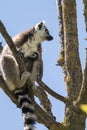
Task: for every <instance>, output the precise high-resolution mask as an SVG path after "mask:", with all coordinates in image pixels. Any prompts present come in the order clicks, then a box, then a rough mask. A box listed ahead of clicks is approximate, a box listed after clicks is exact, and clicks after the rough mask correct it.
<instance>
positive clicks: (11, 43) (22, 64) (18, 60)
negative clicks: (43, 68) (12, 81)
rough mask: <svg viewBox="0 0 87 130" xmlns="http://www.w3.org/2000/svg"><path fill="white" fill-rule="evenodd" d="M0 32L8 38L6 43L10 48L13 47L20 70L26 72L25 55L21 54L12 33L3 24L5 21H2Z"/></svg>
mask: <svg viewBox="0 0 87 130" xmlns="http://www.w3.org/2000/svg"><path fill="white" fill-rule="evenodd" d="M0 32H1V34H2V36H3V37H4V39H5V40H6V43H7V44H8V46H9V48H10V49H11V51H12V53H13V55H14V57H15V59H16V61H17V63H18V65H19V70H20V71H21V72H24V71H25V70H26V68H25V66H24V60H22V59H23V56H22V55H21V53H20V54H19V52H18V51H17V50H16V46H15V44H14V42H13V41H12V39H11V37H10V35H9V34H8V32H7V30H6V28H5V26H4V25H3V23H2V22H1V21H0ZM21 56H22V58H21Z"/></svg>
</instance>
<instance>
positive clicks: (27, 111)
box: [0, 21, 53, 130]
mask: <svg viewBox="0 0 87 130" xmlns="http://www.w3.org/2000/svg"><path fill="white" fill-rule="evenodd" d="M52 39H53V37H52V36H51V35H50V33H49V31H48V29H47V27H46V26H45V22H43V21H42V22H40V23H38V24H36V25H35V26H33V27H32V28H31V29H28V30H26V31H23V32H21V33H19V34H18V35H16V36H15V37H14V38H13V41H14V44H15V45H16V48H17V50H18V51H21V52H22V53H23V55H24V58H25V66H26V69H27V72H24V73H23V74H21V77H20V70H19V67H18V63H17V61H16V59H15V58H14V56H13V54H12V52H11V50H10V48H9V47H8V45H6V46H5V47H4V49H3V51H2V53H1V59H0V71H1V74H2V76H3V78H4V80H5V82H6V83H7V86H8V88H9V90H11V91H13V92H14V94H15V95H16V97H17V99H18V103H19V105H20V108H21V109H22V115H23V119H24V130H34V126H33V123H34V122H35V120H36V115H35V110H34V107H33V104H32V101H31V99H30V98H29V96H28V94H27V92H26V91H24V90H23V85H24V84H25V82H26V80H27V78H28V77H29V76H30V79H31V81H32V82H35V81H36V80H37V76H38V74H39V76H40V77H41V76H42V71H43V70H42V65H43V63H42V58H41V54H40V50H39V47H40V43H41V42H43V41H45V40H48V41H50V40H52Z"/></svg>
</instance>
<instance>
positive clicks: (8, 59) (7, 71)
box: [0, 54, 30, 91]
mask: <svg viewBox="0 0 87 130" xmlns="http://www.w3.org/2000/svg"><path fill="white" fill-rule="evenodd" d="M0 71H1V74H2V76H3V78H4V80H5V81H6V83H7V85H8V88H9V90H12V91H13V90H15V89H17V88H20V87H22V86H23V85H24V84H25V82H26V80H27V78H28V77H29V75H30V73H29V72H24V73H23V74H22V76H20V72H19V67H18V64H17V62H16V60H15V58H14V57H13V56H12V55H9V54H6V55H4V56H3V57H1V59H0Z"/></svg>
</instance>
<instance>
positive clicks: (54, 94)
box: [37, 81, 67, 103]
mask: <svg viewBox="0 0 87 130" xmlns="http://www.w3.org/2000/svg"><path fill="white" fill-rule="evenodd" d="M37 82H38V84H39V85H40V86H41V87H42V88H43V89H44V90H45V91H47V92H48V93H49V94H50V95H52V96H53V97H54V98H56V99H58V100H60V101H62V102H63V103H66V101H67V99H66V98H65V97H63V96H61V95H60V94H58V93H56V92H54V91H53V90H52V89H50V88H49V87H48V86H47V85H46V84H45V83H44V82H42V81H37Z"/></svg>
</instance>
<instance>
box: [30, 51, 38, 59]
mask: <svg viewBox="0 0 87 130" xmlns="http://www.w3.org/2000/svg"><path fill="white" fill-rule="evenodd" d="M38 55H39V54H38V52H32V53H31V55H30V56H29V57H30V58H31V59H37V58H38Z"/></svg>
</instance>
